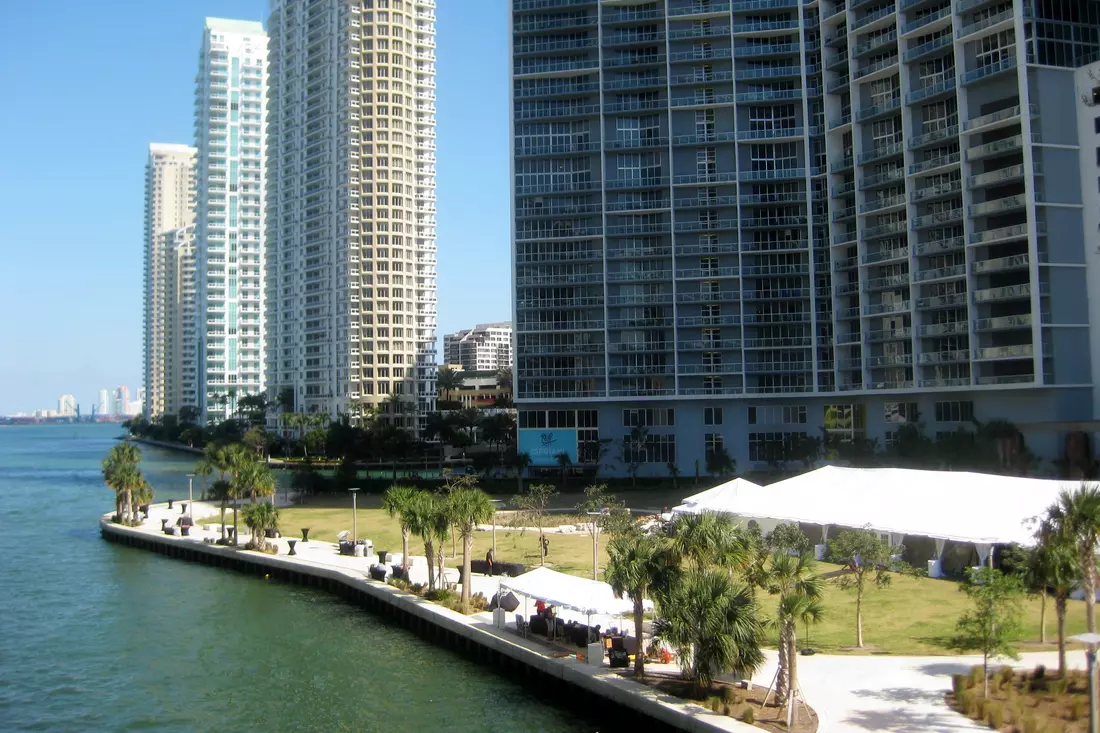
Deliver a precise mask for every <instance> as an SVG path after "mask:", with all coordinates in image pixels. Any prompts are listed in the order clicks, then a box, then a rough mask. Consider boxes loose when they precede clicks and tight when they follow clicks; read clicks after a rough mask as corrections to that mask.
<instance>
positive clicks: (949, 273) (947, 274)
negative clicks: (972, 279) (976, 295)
mask: <svg viewBox="0 0 1100 733" xmlns="http://www.w3.org/2000/svg"><path fill="white" fill-rule="evenodd" d="M960 277H966V265H952V266H950V267H937V268H935V269H933V270H918V271H917V272H915V273H913V282H921V283H923V282H931V281H933V280H951V279H955V278H960Z"/></svg>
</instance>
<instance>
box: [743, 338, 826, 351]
mask: <svg viewBox="0 0 1100 733" xmlns="http://www.w3.org/2000/svg"><path fill="white" fill-rule="evenodd" d="M812 345H813V344H812V339H811V338H810V337H809V336H791V337H788V338H756V339H745V348H746V349H796V348H803V347H809V346H812Z"/></svg>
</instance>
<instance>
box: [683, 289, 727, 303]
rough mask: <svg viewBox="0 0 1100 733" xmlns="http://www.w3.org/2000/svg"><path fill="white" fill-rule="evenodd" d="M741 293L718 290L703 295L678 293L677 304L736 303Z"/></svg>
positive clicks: (702, 293)
mask: <svg viewBox="0 0 1100 733" xmlns="http://www.w3.org/2000/svg"><path fill="white" fill-rule="evenodd" d="M739 295H740V291H738V290H716V291H713V292H701V293H677V294H676V302H677V303H729V302H736V301H737V298H738V296H739Z"/></svg>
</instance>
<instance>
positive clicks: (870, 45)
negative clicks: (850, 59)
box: [852, 31, 898, 63]
mask: <svg viewBox="0 0 1100 733" xmlns="http://www.w3.org/2000/svg"><path fill="white" fill-rule="evenodd" d="M897 40H898V34H897V31H890V32H889V33H887V34H885V35H881V36H875V37H874V38H872V39H870V40H867V41H864V42H863V43H857V44H856V45H855V46H853V47H852V55H854V56H856V57H859V56H863V55H866V54H868V53H870V52H872V51H874V50H875V49H878V48H882V47H884V46H889V45H892V44H895V43H897ZM894 63H897V61H896V59H895V62H894Z"/></svg>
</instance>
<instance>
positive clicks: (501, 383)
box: [497, 367, 514, 392]
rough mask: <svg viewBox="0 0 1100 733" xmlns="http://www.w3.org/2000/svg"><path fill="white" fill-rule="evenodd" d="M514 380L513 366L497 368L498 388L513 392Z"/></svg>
mask: <svg viewBox="0 0 1100 733" xmlns="http://www.w3.org/2000/svg"><path fill="white" fill-rule="evenodd" d="M513 381H514V380H513V377H512V367H501V368H500V369H497V388H498V389H501V390H506V391H508V392H511V391H512V384H513Z"/></svg>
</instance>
